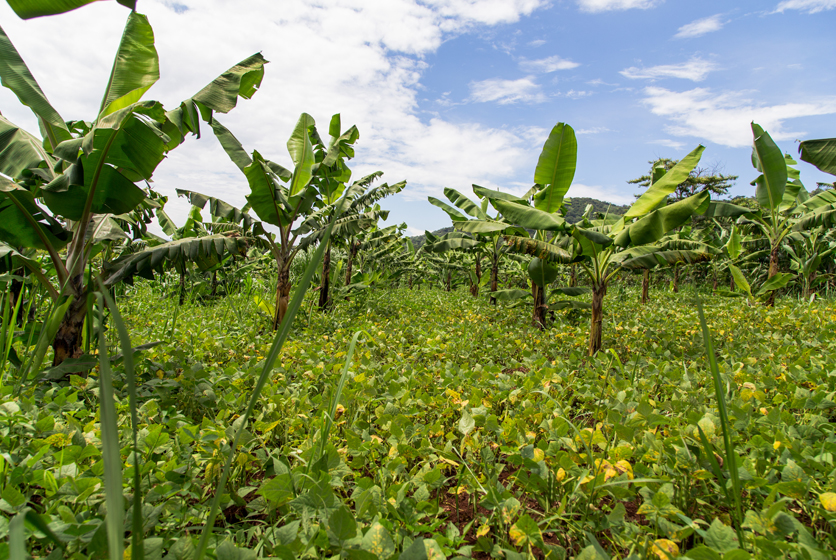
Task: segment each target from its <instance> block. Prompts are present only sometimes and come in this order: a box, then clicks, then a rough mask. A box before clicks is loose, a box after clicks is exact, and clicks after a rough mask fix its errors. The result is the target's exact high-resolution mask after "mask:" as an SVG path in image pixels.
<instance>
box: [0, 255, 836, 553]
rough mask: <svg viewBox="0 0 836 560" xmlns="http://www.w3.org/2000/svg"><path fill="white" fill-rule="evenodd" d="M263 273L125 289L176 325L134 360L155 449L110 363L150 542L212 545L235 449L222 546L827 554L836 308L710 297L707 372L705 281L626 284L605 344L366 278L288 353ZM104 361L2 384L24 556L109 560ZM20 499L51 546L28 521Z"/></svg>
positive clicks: (142, 310) (149, 312) (835, 445)
mask: <svg viewBox="0 0 836 560" xmlns="http://www.w3.org/2000/svg"><path fill="white" fill-rule="evenodd" d="M310 262H313V263H314V264H315V262H316V261H315V260H314V261H310ZM269 278H270V275H269V274H265V275H264V276H263V277H262V276H259V277H257V278H255V279H254V285H253V287H252V290H251V291H249V292H247V291H244V292H241V293H238V294H231V295H229V296H228V297H227V298H226V299H225V300H216V301H214V302H213V303H211V304H210V305H206V304H201V303H195V304H190V303H187V304H186V305H184V306H183V307H182V308H181V307H179V306H177V305H176V302H174V301H171V300H160V293H161V291H162V289H163V288H162V286H160V285H159V284H150V283H147V282H137V284H136V286H135V287H132V288H128V291H127V292H126V293H124V294H122V295H120V296H119V299H120V310H121V311H122V315H123V316H124V318H125V320H126V323H127V328H128V331H129V332H130V336H131V340H132V344H142V343H146V342H150V341H156V340H164V341H165V342H163V344H161V345H158V346H155V347H153V348H150V349H147V350H145V351H143V352H142V353H141V354H140V353H134V364H135V365H134V368H135V371H136V393H137V398H138V405H139V406H138V407H137V408H136V424H135V426H136V434H137V438H138V439H137V450H138V452H139V460H138V462H137V461H136V460H135V459H133V457H132V452H131V450H132V449H133V444H132V443H131V439H132V437H133V436H132V434H133V432H134V430H132V429H131V425H132V423H133V422H132V420H131V419H130V417H131V415H132V407H131V399H130V398H129V389H130V382H129V377H128V373H129V371H128V369H127V366H126V364H125V362H124V361H122V360H121V359H120V358H119V357H117V356H113V355H111V360H110V361H111V363H112V388H113V404H114V411H115V426H116V431H117V434H118V437H119V446H120V447H121V449H122V451H121V454H122V457H123V459H125V458H126V459H127V462H126V464H125V465H124V467H123V469H122V472H121V476H122V477H123V478H122V485H123V488H124V490H125V492H126V495H128V496H129V497H130V496H131V495H132V494H133V495H138V496H140V500H141V504H140V505H141V506H142V507H141V514H140V516H141V518H142V529H141V530H140V532H141V533H142V537H143V540H142V544H143V547H144V551H145V552H144V554H145V557H146V558H155V557H158V556H155V555H157V554H163V555H165V554H168V555H170V556H171V557H172V558H189V557H194V556H193V554H194V551H195V548H196V547H197V544H198V543H197V540H196V538H195V536H196V535H195V534H194V532H191V534H190V535H186V534H184V532H183V527H187V526H193V527H200V526H202V525H203V524H204V522H205V519H206V515H207V513H208V509H209V506H208V504H209V501H210V498H211V496H212V494H214V493H215V492H216V490H217V488H218V485H219V478H220V476H221V474H222V470H223V466H224V462H225V461H226V460H227V458H232V460H231V462H230V463H229V468H228V476H227V482H226V490H225V491H223V492H218V494H217V495H218V500H219V505H218V511H219V512H220V513H219V515H218V522H217V524H216V527H215V532H214V534H213V536H211V537H210V538H208V539H207V541H206V546H207V549H208V550H209V553H210V554H211V555H214V556H215V557H217V558H233V557H234V558H238V557H241V558H245V557H248V558H253V557H256V556H259V555H260V556H264V557H268V556H270V557H290V556H291V555H297V556H298V555H301V554H303V553H304V552H305V551H309V550H310V551H313V552H314V553H315V554H316V555H318V556H335V555H340V556H343V557H347V558H358V557H359V558H372V557H383V558H392V557H395V558H397V557H399V556H400V555H405V556H404V557H411V556H413V555H414V556H416V557H422V558H423V557H433V555H434V554H437V555H444V556H446V557H455V556H457V555H458V556H465V557H467V556H476V555H477V553H479V552H486V553H488V554H490V553H491V552H495V551H503V554H504V555H506V556H507V557H516V556H515V555H520V556H521V557H526V555H528V554H533V555H535V556H537V555H546V554H551V555H552V556H554V557H558V558H559V557H566V558H573V557H575V558H587V557H588V558H594V557H602V558H603V557H605V556H603V555H602V553H606V555H608V556H610V557H614V558H617V557H621V558H626V557H628V556H629V555H630V554H631V553H632V554H643V553H642V551H645V550H647V551H652V550H657V549H658V550H674V548H673V547H676V550H678V551H679V553H681V554H687V555H688V557H693V558H715V557H716V558H721V557H722V555H724V554H725V555H727V556H728V555H729V554H734V553H735V552H734V551H739V553H740V554H743V551H746V553H747V554H749V555H750V556H751V557H757V558H781V557H784V556H785V555H787V554H789V555H797V556H799V557H802V556H803V557H806V555H807V554H809V555H810V557H812V558H824V557H827V556H830V555H832V554H833V551H834V548H833V543H831V542H830V540H829V533H830V531H831V530H832V528H833V527H834V526H836V525H835V524H836V511H834V510H836V504H834V503H833V500H832V498H831V496H832V495H833V494H834V492H836V487H834V486H833V479H832V476H831V472H832V469H833V464H832V455H833V454H834V453H836V441H834V440H833V435H832V433H831V432H832V430H829V429H828V426H829V424H830V423H832V420H833V411H834V409H836V404H834V403H833V398H832V395H833V393H834V392H836V385H834V381H833V378H832V376H830V372H831V371H832V370H833V369H836V363H834V361H833V358H832V356H836V353H834V352H833V348H834V347H836V335H834V334H833V333H836V308H834V306H833V304H832V303H831V302H820V303H814V304H812V305H809V304H806V303H805V304H803V305H801V304H798V303H794V302H793V301H791V300H789V299H785V300H782V301H779V302H778V303H777V304H776V307H775V308H764V307H761V306H755V307H749V306H745V305H744V306H741V305H739V301H740V300H730V299H724V298H714V297H708V298H706V303H705V305H706V323H707V325H706V326H707V328H708V329H709V330H710V332H711V338H712V339H713V344H714V347H713V350H712V351H711V353H710V354H711V355H716V356H717V359H716V364H714V365H712V366H710V365H709V361H708V360H706V350H705V343H704V337H703V333H702V331H701V327H700V320H699V317H698V314H697V310H696V308H695V306H694V305H693V302H692V301H691V299H690V298H689V297H687V296H686V297H675V296H673V295H668V294H659V295H658V297H655V298H654V300H653V301H651V302H650V303H648V304H647V305H646V306H644V307H642V308H639V307H638V303H637V302H636V303H635V304H634V303H632V302H634V301H635V300H636V298H635V294H634V292H632V290H623V292H622V289H623V288H622V287H620V286H619V285H617V284H615V285H613V286H611V288H610V289H611V290H616V291H617V292H616V294H615V296H616V297H613V303H612V304H611V305H610V306H609V312H608V321H609V322H610V323H611V325H612V330H613V334H614V336H613V342H612V344H611V345H610V350H609V351H608V352H607V353H599V355H597V356H596V357H594V358H588V357H587V356H586V347H585V346H586V344H585V334H586V333H585V326H584V325H581V324H577V323H576V322H573V321H572V320H571V318H569V317H567V318H566V319H565V320H564V319H560V318H558V322H559V325H556V327H557V328H554V329H551V330H548V331H545V332H544V331H539V330H537V329H533V328H527V327H522V328H521V327H520V324H521V323H524V322H526V318H527V317H526V315H527V314H526V312H525V311H524V310H522V309H517V308H513V307H509V306H508V305H507V304H504V303H502V302H500V304H499V307H498V308H497V309H494V308H493V307H491V306H490V305H489V304H488V303H487V301H485V300H482V299H473V298H471V297H469V295H466V294H464V293H462V292H451V293H446V292H441V291H437V290H426V289H425V290H421V291H415V290H413V291H409V290H406V289H395V290H373V291H370V292H368V295H367V297H366V298H365V300H364V303H363V304H362V306H357V305H355V304H354V303H353V302H348V301H345V300H339V301H336V302H335V310H334V312H333V313H330V314H314V315H312V316H311V317H310V318H309V319H307V320H306V319H302V316H301V314H300V315H299V319H301V320H297V325H296V326H294V327H293V328H292V329H291V330H290V331H289V333H288V338H287V341H286V343H285V344H284V347H283V349H282V354H281V358H280V360H277V361H276V363H275V367H273V368H269V367H267V366H269V363H270V362H271V361H272V359H271V358H270V357H269V356H268V354H269V352H268V351H269V348H270V342H271V339H272V336H271V334H272V333H271V332H270V329H269V326H268V325H269V318H267V317H262V316H261V315H260V314H259V313H258V311H257V308H256V306H255V305H254V303H253V300H252V294H255V293H258V294H261V297H267V298H269V297H270V293H271V289H272V288H271V286H270V283H269V282H268V281H266V280H269ZM163 279H164V277H163ZM158 282H159V281H158ZM585 291H586V290H584V289H583V288H580V287H579V288H576V289H574V290H568V291H567V290H563V293H569V295H576V296H577V297H578V300H579V301H580V302H583V301H585V300H586V298H588V297H589V295H588V294H587V293H585ZM619 295H620V296H621V297H618V296H619ZM313 297H314V294H311V295H309V296H308V301H309V302H310V303H313V300H312V299H311V298H313ZM175 314H178V315H177V316H176V322H175V323H174V324H173V319H175ZM439 318H443V320H439ZM357 331H360V332H361V334H360V336H359V338H357V337H356V336H354V333H356V332H357ZM104 337H105V338H106V339H110V340H111V342H110V343H109V344H108V345H112V341H113V340H115V339H114V336H113V333H107V332H105V333H104ZM352 340H355V343H354V344H355V351H354V353H353V355H352V354H351V352H350V350H349V346H350V345H351V343H352ZM102 347H104V346H102ZM264 371H269V374H268V376H267V379H266V382H265V383H264V384H263V385H260V392H259V387H257V386H256V385H257V383H256V379H257V378H258V377H259V375H260V374H263V372H264ZM104 374H105V371H104V370H101V371H93V372H91V373H90V375H89V376H87V377H84V376H81V375H77V374H76V375H73V377H71V379H70V381H69V382H65V383H53V382H45V383H41V384H37V385H34V386H29V387H27V388H26V389H25V391H24V392H23V393H22V394H21V395H20V397H14V396H13V395H10V394H7V393H3V394H4V396H3V397H2V399H0V438H2V441H3V442H4V448H5V449H6V450H7V455H4V456H3V457H4V458H3V461H4V463H3V465H4V467H3V471H2V472H3V473H4V478H3V486H2V492H0V493H2V501H0V510H2V511H3V514H2V515H3V516H5V519H6V520H9V521H10V522H11V523H10V525H8V526H7V525H5V522H4V521H0V530H5V529H4V528H5V527H8V533H9V535H10V537H14V539H12V540H11V541H10V543H9V545H10V547H11V548H12V549H13V550H24V551H27V552H28V553H29V554H32V555H33V556H38V557H43V556H47V555H48V554H49V553H50V552H51V551H52V550H56V549H57V548H58V547H59V545H57V544H56V542H60V543H61V545H60V546H66V547H67V549H68V550H76V551H78V552H79V553H80V554H84V555H86V556H94V555H95V556H97V557H107V556H108V551H109V550H110V548H109V546H108V544H107V542H108V538H107V536H108V535H107V529H106V526H107V521H109V520H110V519H111V516H109V515H105V509H104V508H103V504H104V503H105V493H104V492H103V488H104V483H105V482H106V480H107V477H108V472H109V471H106V470H105V462H104V461H103V460H104V458H105V455H104V454H105V449H104V448H103V443H104V441H105V439H106V434H105V433H104V432H103V431H102V430H103V429H104V428H105V425H104V424H103V423H101V422H100V420H99V417H98V414H97V409H98V400H99V396H100V395H104V392H102V389H103V387H104V386H103V385H102V384H103V383H105V382H106V379H105V376H104ZM253 394H255V395H257V398H255V400H254V401H253V405H252V408H251V413H250V418H249V421H245V420H242V417H241V416H240V415H241V413H242V411H244V410H245V409H246V408H247V404H248V401H249V399H250V397H251V395H253ZM718 397H720V398H721V399H722V400H720V399H718ZM721 402H722V403H723V404H724V405H725V412H723V409H722V406H721V404H720V403H721ZM102 418H103V419H105V420H106V419H107V415H105V416H103V417H102ZM105 431H106V430H105ZM236 434H238V436H237V439H238V442H237V445H235V446H234V452H230V446H229V443H230V442H231V441H232V440H233V439H235V438H236ZM730 457H733V460H732V459H730ZM137 464H138V465H140V467H141V468H140V469H136V465H137ZM730 465H736V467H737V468H736V471H737V478H738V479H739V483H738V484H739V485H740V486H739V487H740V488H741V489H742V490H743V491H742V492H740V493H739V494H735V493H734V492H732V491H731V490H732V486H729V485H728V484H729V481H730V480H731V477H732V472H731V471H730V470H729V468H730ZM139 471H141V474H142V482H141V484H142V491H141V492H140V493H139V494H134V493H133V491H132V490H131V488H133V487H134V485H135V479H134V477H135V475H136V474H138V472H139ZM727 489H728V491H729V492H728V494H727V493H726V490H727ZM735 495H737V496H738V497H739V499H740V512H741V515H740V516H738V515H737V514H736V513H735V514H733V515H729V513H730V511H734V510H735V508H736V506H735V505H734V500H735ZM730 500H731V501H730ZM126 503H131V502H130V501H129V502H126ZM27 506H28V507H29V508H31V510H30V513H29V514H27V515H37V519H38V520H40V521H41V522H42V523H44V524H45V526H46V527H48V528H49V529H50V530H51V531H52V532H53V533H54V537H55V539H53V538H52V537H51V536H49V535H48V534H47V533H46V532H45V531H43V530H40V531H39V532H36V531H34V530H33V528H34V527H35V525H33V524H30V522H29V521H27V522H26V523H24V522H23V517H21V516H22V515H24V514H23V512H24V511H25V508H26V507H27ZM129 509H131V510H134V508H129ZM135 515H136V514H135V513H133V512H132V511H129V512H128V515H127V521H129V522H131V521H132V520H135V517H134V516H135ZM16 516H17V517H16ZM34 519H35V518H33V521H34ZM256 520H263V523H261V522H257V521H256ZM741 535H742V538H741ZM125 536H128V535H127V534H125ZM125 542H127V541H125ZM20 547H22V548H20ZM131 547H132V550H136V548H135V545H131ZM160 551H164V552H160ZM631 551H632V552H631ZM657 556H658V555H657Z"/></svg>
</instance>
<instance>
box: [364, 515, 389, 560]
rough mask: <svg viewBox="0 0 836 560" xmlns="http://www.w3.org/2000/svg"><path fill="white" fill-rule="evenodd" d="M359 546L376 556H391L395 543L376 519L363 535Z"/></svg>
mask: <svg viewBox="0 0 836 560" xmlns="http://www.w3.org/2000/svg"><path fill="white" fill-rule="evenodd" d="M360 546H362V547H363V550H365V551H367V552H370V553H372V554H374V555H375V557H377V558H391V556H392V555H393V554H394V553H395V543H394V542H393V541H392V537H391V535H390V534H389V531H387V530H386V527H384V526H383V525H381V524H380V523H379V522H377V521H375V522H374V523H373V524H372V526H371V527H369V530H368V531H366V534H365V535H363V540H362V542H361V544H360Z"/></svg>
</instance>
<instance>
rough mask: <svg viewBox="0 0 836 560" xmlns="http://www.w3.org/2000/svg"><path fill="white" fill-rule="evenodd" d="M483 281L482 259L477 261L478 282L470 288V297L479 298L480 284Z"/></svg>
mask: <svg viewBox="0 0 836 560" xmlns="http://www.w3.org/2000/svg"><path fill="white" fill-rule="evenodd" d="M481 280H482V259H476V282H474V283H473V284H472V285H471V286H470V295H472V296H473V297H479V283H480V282H481Z"/></svg>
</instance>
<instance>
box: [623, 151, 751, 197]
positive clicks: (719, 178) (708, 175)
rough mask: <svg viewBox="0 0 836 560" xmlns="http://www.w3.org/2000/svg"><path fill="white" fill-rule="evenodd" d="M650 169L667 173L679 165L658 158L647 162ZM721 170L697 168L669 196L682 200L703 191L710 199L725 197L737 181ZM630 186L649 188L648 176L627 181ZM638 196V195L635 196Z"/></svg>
mask: <svg viewBox="0 0 836 560" xmlns="http://www.w3.org/2000/svg"><path fill="white" fill-rule="evenodd" d="M648 163H649V164H650V168H651V169H656V168H657V167H662V168H664V169H665V171H666V172H667V171H669V170H670V169H671V168H672V167H673V166H674V165H676V164H677V163H679V160H675V159H669V158H659V159H657V160H654V161H649V162H648ZM721 170H722V168H721V167H720V166H719V165H716V164H715V165H713V166H711V167H697V168H695V169H694V170H693V171H691V173H690V174H689V175H688V178H687V179H685V180H684V181H683V182H682V183H680V184H679V185H677V187H676V190H675V191H674V192H673V194H672V195H671V198H672V199H673V201H677V200H683V199H685V198H688V197H689V196H693V195H695V194H697V193H701V192H703V191H708V192H709V193H711V196H712V197H715V196H725V195H726V194H727V193H728V190H729V189H730V188H731V187H732V185H733V184H734V182H735V181H736V180H737V177H738V176H737V175H723V174H722V173H720V171H721ZM627 182H628V183H630V184H631V185H639V186H641V187H645V188H647V187H649V186H650V184H651V178H650V175H642V176H641V177H639V178H637V179H631V180H629V181H627ZM636 196H638V195H636Z"/></svg>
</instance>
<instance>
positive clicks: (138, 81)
mask: <svg viewBox="0 0 836 560" xmlns="http://www.w3.org/2000/svg"><path fill="white" fill-rule="evenodd" d="M159 79H160V61H159V58H158V57H157V49H156V48H155V47H154V30H153V29H151V24H149V23H148V18H147V17H146V16H144V15H142V14H138V13H137V12H133V11H132V12H131V13H130V15H129V16H128V21H127V23H126V24H125V30H124V32H123V34H122V41H121V42H120V43H119V49H118V50H117V51H116V59H115V60H114V61H113V67H112V69H111V71H110V79H109V80H108V83H107V88H106V89H105V94H104V98H103V99H102V105H101V108H100V109H99V118H102V117H104V116H106V115H109V114H111V113H113V112H115V111H118V110H119V109H123V108H125V107H127V106H129V105H132V104H134V103H136V102H137V101H139V100H140V99H142V96H143V95H144V94H145V92H146V91H148V89H149V88H150V87H151V86H153V85H154V84H155V83H156V82H157V80H159Z"/></svg>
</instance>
